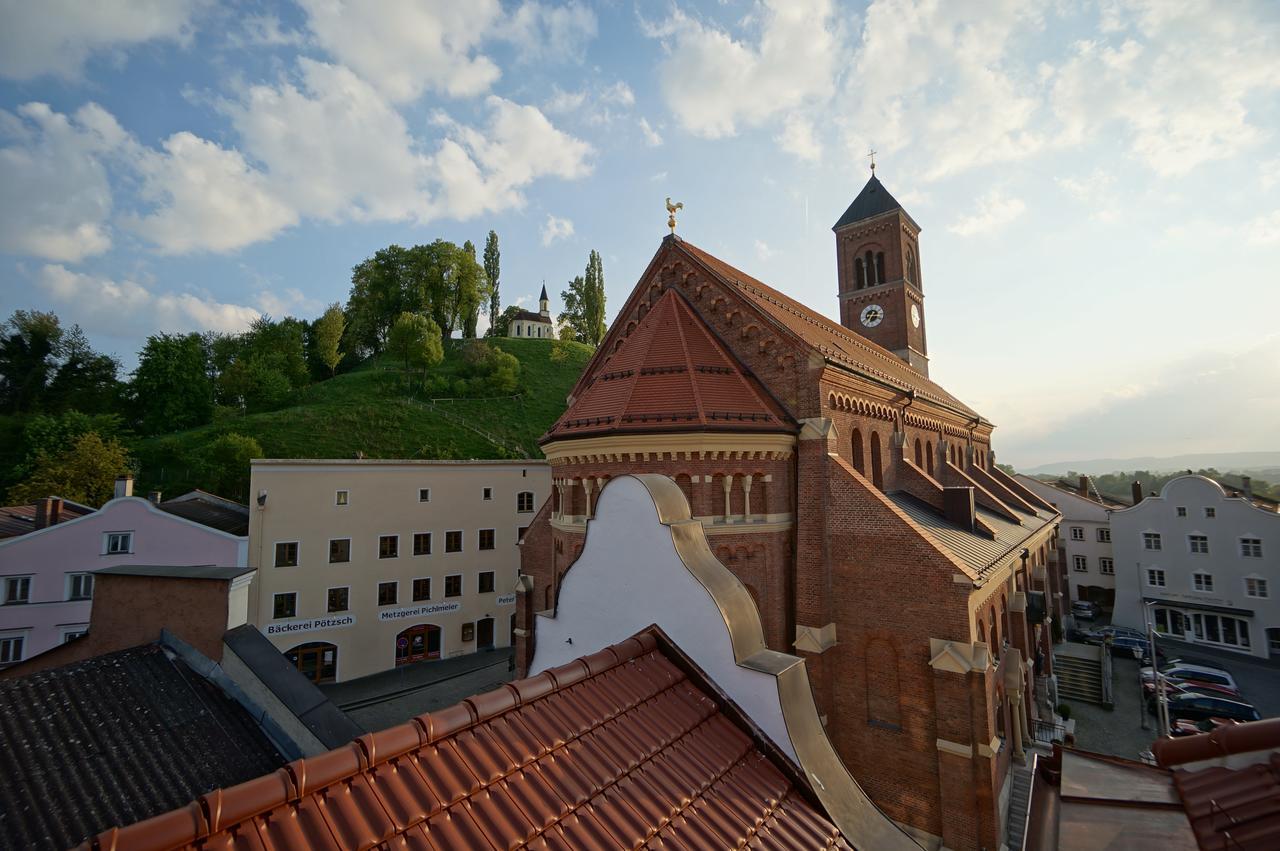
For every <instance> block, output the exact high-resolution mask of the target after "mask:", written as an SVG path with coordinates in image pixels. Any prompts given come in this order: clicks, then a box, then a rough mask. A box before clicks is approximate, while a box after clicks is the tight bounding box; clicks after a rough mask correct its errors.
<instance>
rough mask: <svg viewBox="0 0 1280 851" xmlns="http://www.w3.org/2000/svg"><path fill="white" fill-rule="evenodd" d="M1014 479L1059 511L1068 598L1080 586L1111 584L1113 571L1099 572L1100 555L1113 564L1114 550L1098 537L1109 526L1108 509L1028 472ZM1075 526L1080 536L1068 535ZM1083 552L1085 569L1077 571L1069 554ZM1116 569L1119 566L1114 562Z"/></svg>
mask: <svg viewBox="0 0 1280 851" xmlns="http://www.w3.org/2000/svg"><path fill="white" fill-rule="evenodd" d="M1018 481H1019V482H1021V483H1022V484H1024V485H1025V486H1027V487H1028V488H1030V489H1031V490H1032V491H1033V492H1035V494H1036V495H1037V496H1039V497H1040V498H1041V499H1045V500H1047V501H1048V502H1050V503H1052V504H1054V505H1056V506H1057V507H1058V510H1059V511H1061V512H1062V525H1061V533H1060V534H1059V536H1058V541H1059V543H1060V545H1061V547H1062V549H1063V551H1064V552H1065V553H1066V564H1065V566H1064V572H1065V573H1066V576H1067V585H1068V587H1069V591H1068V593H1069V594H1070V596H1071V599H1072V600H1079V599H1081V597H1080V586H1082V585H1090V586H1094V587H1101V588H1115V587H1116V578H1115V575H1114V574H1112V575H1107V574H1104V573H1103V572H1102V565H1101V562H1100V559H1103V558H1109V559H1111V560H1112V562H1113V564H1115V563H1116V562H1115V554H1114V552H1113V548H1112V545H1111V543H1109V542H1103V541H1099V540H1098V530H1099V529H1110V528H1111V517H1110V512H1109V511H1108V510H1107V509H1106V508H1105V507H1103V506H1101V505H1099V504H1098V503H1096V502H1094V501H1093V500H1089V499H1084V498H1082V497H1079V496H1077V495H1075V494H1072V493H1068V492H1066V491H1064V490H1062V489H1061V488H1056V487H1053V486H1052V485H1047V484H1045V483H1044V482H1041V481H1039V480H1037V479H1033V478H1031V477H1030V476H1022V475H1020V476H1018ZM1073 527H1078V528H1080V529H1081V530H1083V532H1084V540H1082V541H1075V540H1072V538H1071V529H1072V528H1073ZM1078 555H1080V556H1084V557H1085V560H1086V564H1087V569H1086V570H1085V571H1084V572H1083V573H1081V572H1079V571H1077V570H1076V568H1075V559H1074V558H1073V556H1078ZM1116 570H1117V571H1118V570H1119V566H1118V565H1117V566H1116Z"/></svg>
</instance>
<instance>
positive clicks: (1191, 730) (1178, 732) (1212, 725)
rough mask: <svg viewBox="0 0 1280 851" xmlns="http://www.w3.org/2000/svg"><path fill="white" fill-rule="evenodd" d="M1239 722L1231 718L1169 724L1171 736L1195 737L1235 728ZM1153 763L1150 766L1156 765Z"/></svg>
mask: <svg viewBox="0 0 1280 851" xmlns="http://www.w3.org/2000/svg"><path fill="white" fill-rule="evenodd" d="M1239 723H1240V722H1239V721H1233V720H1231V719H1230V718H1206V719H1204V720H1203V721H1171V722H1170V723H1169V735H1170V736H1195V735H1198V734H1200V733H1212V732H1213V731H1214V730H1216V729H1218V728H1219V727H1234V726H1235V725H1236V724H1239ZM1155 764H1156V763H1155V762H1154V761H1152V762H1151V763H1150V765H1155Z"/></svg>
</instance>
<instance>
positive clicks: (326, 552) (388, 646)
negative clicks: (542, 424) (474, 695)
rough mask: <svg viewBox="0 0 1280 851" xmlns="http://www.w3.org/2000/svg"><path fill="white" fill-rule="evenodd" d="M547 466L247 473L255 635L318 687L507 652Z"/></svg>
mask: <svg viewBox="0 0 1280 851" xmlns="http://www.w3.org/2000/svg"><path fill="white" fill-rule="evenodd" d="M550 490H551V477H550V470H549V468H548V466H547V464H546V463H545V462H543V461H381V460H360V461H347V460H322V461H274V460H260V461H254V462H253V470H252V477H251V483H250V493H252V494H254V497H255V500H256V506H255V507H254V509H253V518H252V520H251V523H250V540H251V543H250V548H249V549H250V561H249V563H250V564H251V565H252V566H254V567H256V568H258V573H257V576H256V578H255V580H254V585H253V589H252V602H251V606H252V609H251V615H250V617H251V622H252V623H254V624H256V625H257V626H258V627H259V628H260V629H261V630H262V632H263V634H264V635H266V636H267V638H269V639H270V640H271V642H272V643H273V644H275V646H276V647H278V648H279V649H280V651H281V652H282V653H284V654H285V655H286V657H288V658H289V659H290V661H292V662H293V663H294V664H295V665H297V666H298V668H299V670H301V671H302V672H303V673H304V674H306V675H307V676H308V677H310V678H311V679H312V680H314V681H316V682H336V681H341V680H349V679H354V678H356V677H362V676H366V675H368V674H373V673H377V672H378V671H384V670H387V669H389V668H393V667H396V666H397V665H405V664H409V663H412V662H419V661H425V660H430V659H444V658H448V657H451V656H458V655H461V654H464V653H471V652H475V651H476V650H482V649H489V648H495V647H508V646H510V645H511V630H512V616H513V614H514V613H515V602H516V598H515V581H516V576H517V575H518V572H519V566H520V560H519V549H518V543H519V540H520V535H521V534H522V533H523V530H524V529H525V527H527V526H528V525H529V524H530V523H531V522H532V520H533V517H534V513H535V511H536V510H537V507H538V506H539V505H540V504H542V502H544V501H545V500H546V499H547V497H548V495H549V493H550Z"/></svg>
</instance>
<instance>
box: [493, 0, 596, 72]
mask: <svg viewBox="0 0 1280 851" xmlns="http://www.w3.org/2000/svg"><path fill="white" fill-rule="evenodd" d="M495 34H496V35H497V37H499V38H503V39H505V40H507V41H510V42H511V43H512V44H513V45H515V47H516V50H517V51H518V53H519V56H520V60H521V61H523V62H553V61H561V62H564V61H580V60H581V59H582V58H583V55H584V53H585V52H586V46H587V43H588V42H590V41H591V39H593V38H595V36H596V15H595V12H593V11H591V10H590V9H589V8H587V7H586V6H584V5H582V4H581V3H577V2H570V3H567V4H565V5H563V6H548V5H545V4H543V3H537V2H533V0H525V2H524V3H521V4H520V7H519V8H518V9H516V11H515V12H514V13H513V14H512V15H510V16H509V17H507V18H506V19H505V20H504V21H502V22H501V23H499V24H498V25H497V27H495Z"/></svg>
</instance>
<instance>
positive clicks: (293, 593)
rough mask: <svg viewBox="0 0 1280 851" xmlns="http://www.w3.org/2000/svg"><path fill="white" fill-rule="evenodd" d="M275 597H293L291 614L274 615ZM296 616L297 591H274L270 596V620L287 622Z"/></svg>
mask: <svg viewBox="0 0 1280 851" xmlns="http://www.w3.org/2000/svg"><path fill="white" fill-rule="evenodd" d="M277 597H293V614H291V615H280V616H277V615H276V598H277ZM297 616H298V592H297V591H276V592H275V593H273V594H272V595H271V619H272V620H273V621H279V620H288V619H289V618H296V617H297Z"/></svg>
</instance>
